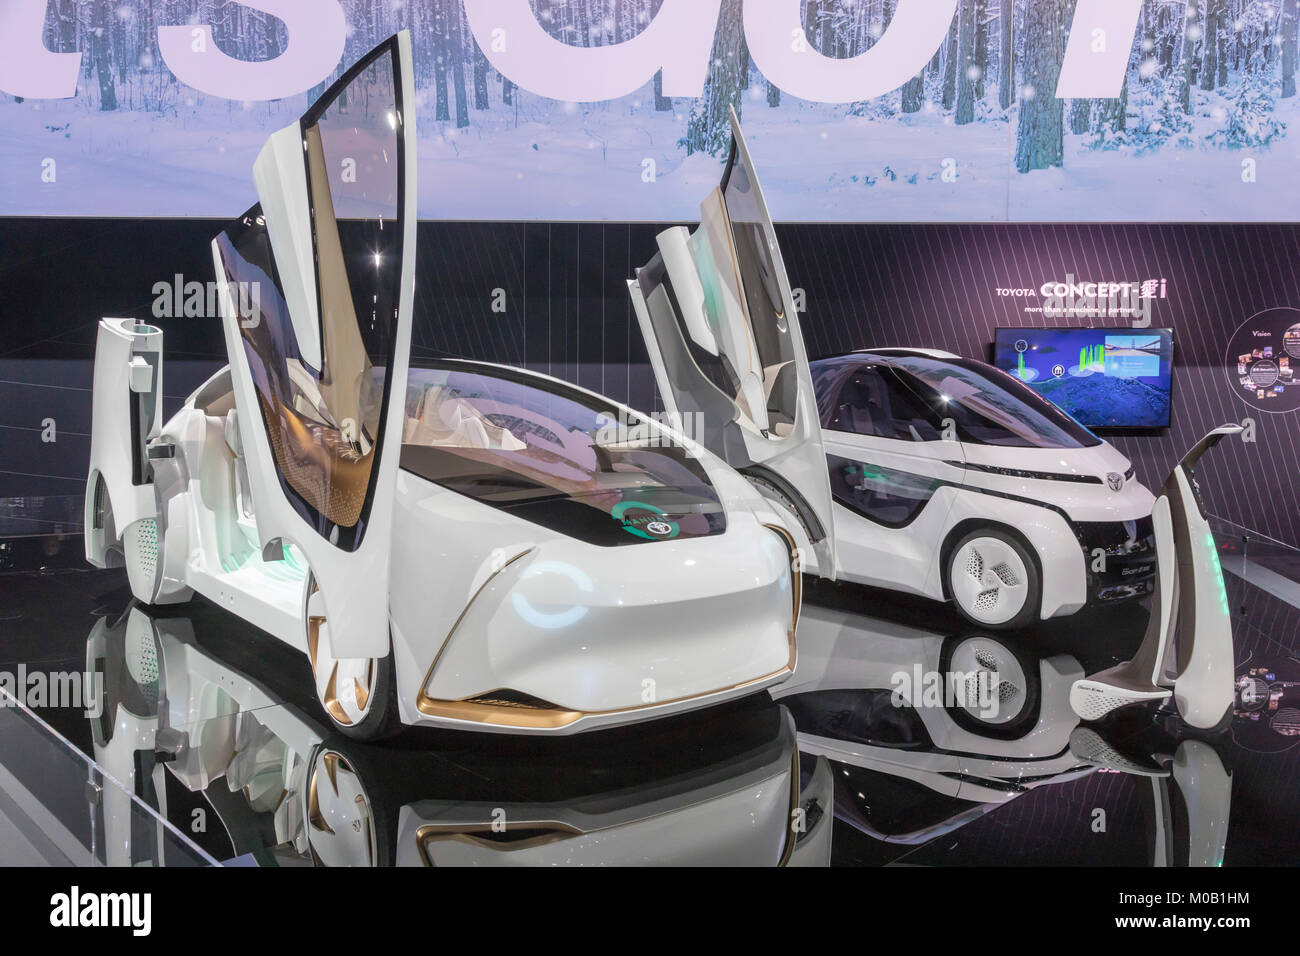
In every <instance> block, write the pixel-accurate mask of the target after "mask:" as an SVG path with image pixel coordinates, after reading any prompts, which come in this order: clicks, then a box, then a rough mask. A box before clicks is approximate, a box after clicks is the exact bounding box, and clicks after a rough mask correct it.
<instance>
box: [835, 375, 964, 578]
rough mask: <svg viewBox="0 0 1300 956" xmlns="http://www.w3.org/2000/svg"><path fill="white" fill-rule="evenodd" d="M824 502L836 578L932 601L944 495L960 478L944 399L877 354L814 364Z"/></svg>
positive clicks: (946, 503)
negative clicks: (834, 525) (827, 496)
mask: <svg viewBox="0 0 1300 956" xmlns="http://www.w3.org/2000/svg"><path fill="white" fill-rule="evenodd" d="M814 366H815V367H814V374H815V375H817V376H818V377H819V379H821V384H820V386H819V395H820V396H821V397H822V400H823V407H822V409H821V415H822V426H823V433H822V434H823V440H824V442H825V447H826V460H827V466H828V474H829V476H830V483H831V494H832V497H833V498H834V500H835V502H836V504H838V505H839V506H840V508H841V509H842V510H841V511H840V525H839V536H838V538H837V548H838V556H839V560H840V567H841V569H842V573H843V575H844V576H845V577H846V578H848V579H849V580H854V581H858V582H860V583H867V584H881V585H887V586H891V587H899V588H902V589H904V590H908V591H912V592H914V593H922V594H926V593H934V591H935V589H936V588H937V587H938V582H937V581H935V580H933V572H934V569H935V567H936V566H937V560H938V549H939V547H940V545H941V544H942V542H943V539H944V535H945V534H946V533H947V531H948V516H949V513H950V511H951V505H952V495H951V491H948V492H946V493H945V491H944V489H945V488H946V487H947V486H950V485H959V484H960V483H961V482H962V480H963V478H964V474H965V473H964V470H963V469H964V463H965V455H964V452H963V448H962V443H961V442H960V441H957V440H956V439H955V437H952V435H953V433H954V429H952V428H950V427H948V426H950V425H951V422H950V421H949V420H947V418H946V414H945V408H944V407H943V396H941V395H938V394H936V393H935V392H934V390H933V389H929V388H927V387H925V386H924V384H923V383H921V382H919V381H918V380H917V379H916V378H915V377H914V376H912V375H910V374H909V373H908V372H907V371H906V370H904V369H900V368H898V367H897V366H896V365H895V364H894V363H892V362H890V361H889V360H888V359H887V358H884V357H882V356H875V355H871V354H870V353H856V354H850V355H846V356H841V357H838V358H834V359H821V360H818V361H817V362H816V363H814Z"/></svg>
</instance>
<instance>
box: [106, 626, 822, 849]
mask: <svg viewBox="0 0 1300 956" xmlns="http://www.w3.org/2000/svg"><path fill="white" fill-rule="evenodd" d="M213 618H214V616H213V615H212V614H211V613H209V615H208V617H206V618H205V617H202V616H200V615H194V616H161V615H159V616H155V615H153V614H151V613H149V612H146V611H145V610H143V609H142V608H140V607H139V606H137V605H132V606H131V607H130V608H128V610H127V612H126V613H125V614H123V615H122V616H121V617H120V618H119V619H117V620H116V621H110V620H109V619H107V618H103V619H100V620H99V621H98V622H97V623H96V624H95V626H94V629H93V630H92V631H91V634H90V636H89V638H88V642H87V667H88V669H90V670H91V671H92V672H98V673H100V674H102V675H103V691H102V693H103V695H104V700H103V704H104V706H103V707H102V709H101V716H99V717H98V718H97V719H96V720H95V721H94V723H93V735H94V743H95V748H94V749H95V758H96V760H97V761H99V762H100V763H101V765H103V766H104V767H105V768H106V770H107V771H108V772H109V773H111V774H113V775H114V776H116V777H118V778H119V779H120V780H122V781H124V782H126V783H128V785H129V786H131V787H132V788H133V789H134V790H135V791H136V792H137V794H139V795H140V796H142V797H143V798H145V799H146V800H148V801H149V802H151V803H153V804H154V805H155V806H158V807H159V809H160V811H161V812H162V815H163V816H168V790H169V784H168V779H167V778H168V777H170V778H172V780H173V781H175V782H176V783H179V784H180V785H181V786H182V787H183V791H184V792H185V793H188V794H194V795H201V797H202V800H203V808H204V809H205V812H211V813H215V815H216V817H217V819H218V820H219V822H220V826H221V828H222V831H223V834H222V836H221V838H220V839H218V838H216V837H208V839H218V843H221V840H224V841H226V842H228V844H229V845H228V846H226V845H225V843H221V845H220V846H218V847H214V849H216V850H217V852H216V853H214V855H217V856H218V857H219V858H235V859H237V860H239V861H240V862H256V863H260V864H263V865H281V866H285V865H310V864H313V863H315V864H317V865H327V866H339V865H360V866H367V865H392V864H396V865H416V866H419V865H533V864H536V865H543V864H677V865H683V864H709V865H718V864H734V865H772V864H780V865H814V864H816V865H824V864H826V863H828V862H829V859H830V840H831V821H832V815H831V813H830V808H831V804H832V780H831V772H830V767H829V764H828V763H827V762H826V761H824V760H812V759H806V760H805V761H804V766H805V769H803V770H801V767H800V758H799V753H798V750H797V749H796V745H795V741H796V738H795V729H794V723H793V720H792V719H791V717H790V714H789V711H787V710H786V709H785V708H784V707H781V706H779V705H775V704H773V703H772V702H771V701H770V700H768V699H766V698H765V697H750V698H747V699H744V700H740V701H736V702H733V703H732V704H729V705H724V706H722V707H720V708H718V709H716V710H714V711H711V712H710V713H708V714H705V715H689V714H688V715H681V716H679V717H674V718H669V719H666V720H665V721H662V722H656V724H654V725H650V726H648V727H643V728H638V729H637V730H636V732H635V734H633V732H632V731H631V730H614V731H610V732H608V733H605V734H600V735H594V736H589V737H583V738H577V739H572V738H571V739H569V740H567V741H558V740H550V739H546V738H518V739H508V738H490V739H485V738H482V737H470V736H469V735H464V734H446V733H443V734H431V735H430V737H431V738H436V741H434V742H432V743H431V745H430V746H427V747H425V746H420V745H419V744H420V742H419V741H416V742H411V741H408V740H406V739H403V740H399V741H396V742H394V743H393V744H391V745H388V746H384V747H377V746H374V745H368V744H365V743H361V742H358V741H355V740H351V739H348V738H346V737H342V736H340V735H338V734H337V733H334V732H332V731H330V730H329V729H327V727H326V726H324V725H323V724H322V723H320V722H318V719H314V718H312V717H309V716H307V714H306V712H305V711H304V710H301V709H299V708H298V707H297V706H295V705H293V704H291V703H288V702H286V701H284V700H283V699H282V698H280V697H278V696H276V695H275V694H274V693H273V692H271V691H270V690H268V689H267V687H266V685H265V684H263V683H262V682H260V681H259V680H257V679H255V678H253V677H250V676H248V675H247V674H246V673H244V672H243V671H242V670H241V669H239V668H236V667H234V666H232V665H231V664H229V663H227V662H226V660H224V659H223V658H222V657H219V656H217V654H216V653H215V652H214V651H213V650H211V649H209V647H208V646H206V645H205V643H201V639H202V638H203V637H205V636H208V635H207V632H205V630H204V629H205V628H211V627H212V626H213ZM221 626H225V627H227V628H228V622H227V623H225V624H223V625H221ZM196 632H197V633H198V636H197V637H196ZM309 704H310V702H309ZM170 789H171V790H172V793H173V794H175V793H176V789H175V786H174V784H173V785H172V786H171V788H170ZM188 823H189V819H188V818H187V819H186V821H184V824H185V825H184V826H183V829H184V828H186V827H188ZM209 828H210V829H212V828H213V825H212V824H209ZM105 829H106V831H107V836H108V839H106V840H105V844H104V845H105V847H106V848H107V849H106V855H107V859H106V862H109V863H120V862H124V861H127V860H130V859H131V843H132V840H133V839H149V838H150V837H149V836H148V835H146V834H140V833H136V832H133V830H132V826H131V820H130V817H129V815H128V814H120V815H115V814H114V813H112V812H111V811H106V814H105Z"/></svg>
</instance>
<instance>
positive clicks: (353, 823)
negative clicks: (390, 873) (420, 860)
mask: <svg viewBox="0 0 1300 956" xmlns="http://www.w3.org/2000/svg"><path fill="white" fill-rule="evenodd" d="M305 822H306V827H307V845H308V847H309V848H310V849H311V858H312V861H313V862H314V863H315V864H316V865H317V866H380V865H382V863H381V859H382V858H381V853H383V852H384V849H385V848H384V847H381V845H380V844H381V842H386V839H385V838H386V837H387V832H386V828H383V827H381V826H380V821H379V820H377V819H376V817H375V813H374V808H373V807H372V805H371V801H370V797H369V795H368V794H367V793H366V788H365V786H364V784H363V781H362V779H361V776H360V774H358V773H357V772H356V771H355V770H354V769H353V767H352V764H351V763H349V762H348V759H347V758H346V757H344V756H342V755H341V754H339V753H338V752H337V751H334V750H330V749H328V748H322V749H319V750H317V751H316V753H315V755H314V756H313V758H312V766H311V770H310V772H309V774H308V777H307V812H306V821H305Z"/></svg>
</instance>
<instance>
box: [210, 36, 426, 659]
mask: <svg viewBox="0 0 1300 956" xmlns="http://www.w3.org/2000/svg"><path fill="white" fill-rule="evenodd" d="M411 63H412V60H411V38H410V34H409V33H407V32H405V31H403V32H402V33H399V34H397V35H396V36H394V37H392V38H390V39H389V40H386V41H385V42H384V43H381V44H380V45H379V46H377V47H376V48H375V49H374V50H372V51H371V52H370V53H368V54H367V55H366V56H365V57H364V58H362V59H361V60H360V61H359V62H358V63H356V64H355V65H354V66H353V67H352V68H351V69H349V70H348V71H347V72H346V73H345V74H344V75H343V76H342V77H341V78H340V79H339V80H338V82H336V83H335V84H334V85H333V86H331V87H330V89H329V90H327V91H326V92H325V94H324V95H323V96H321V98H320V99H319V100H317V101H316V103H315V104H313V105H312V106H311V108H310V109H308V111H307V112H306V113H305V114H304V115H303V116H302V117H301V118H300V119H299V120H298V121H297V122H295V123H293V124H292V125H291V126H288V127H286V128H285V129H282V130H280V131H279V132H278V133H275V134H274V135H272V136H271V138H270V139H269V140H268V141H267V143H266V145H265V146H264V147H263V148H262V151H261V153H260V154H259V155H258V157H257V161H256V163H255V165H254V167H253V178H254V181H255V183H256V186H257V194H258V199H259V204H258V205H257V206H254V207H253V208H252V209H250V210H249V211H248V213H246V214H245V215H244V216H243V217H242V218H241V219H239V220H238V221H237V222H235V223H234V224H233V225H231V226H230V227H229V228H227V229H226V230H225V231H224V232H222V233H221V234H220V235H219V236H217V238H216V239H214V240H213V244H212V245H213V258H214V262H215V265H216V271H217V277H218V281H219V285H220V287H221V293H222V294H221V302H222V322H223V326H224V330H225V337H226V351H227V354H228V356H229V359H230V368H231V380H232V385H233V389H234V395H235V407H236V412H237V415H238V421H237V427H235V428H233V429H232V428H230V427H229V426H228V427H227V442H228V443H229V442H231V441H234V442H235V443H236V445H232V451H233V452H234V454H235V455H236V456H237V457H238V458H242V459H243V463H244V465H245V466H246V467H247V473H248V484H249V488H250V490H251V497H252V501H253V506H254V509H255V519H256V528H257V535H258V539H259V540H260V543H261V546H262V549H263V556H264V557H265V558H267V559H268V560H274V559H275V558H276V557H278V556H281V555H282V554H283V551H284V548H285V547H286V546H289V545H292V546H293V547H294V548H296V549H297V550H298V551H300V552H301V553H302V555H303V556H304V557H305V559H306V563H307V566H308V568H309V569H310V572H311V574H312V576H313V577H314V579H315V582H316V585H317V587H318V591H317V592H316V593H315V594H314V595H313V596H312V601H323V602H324V604H325V605H326V606H327V608H328V614H329V617H330V621H331V635H332V640H333V641H334V642H335V644H336V645H337V646H336V647H335V648H334V652H335V653H336V654H337V655H339V656H350V657H351V656H355V657H382V656H383V655H385V654H387V653H388V642H389V637H388V566H389V555H390V553H391V550H392V547H391V545H392V540H391V539H392V534H393V502H394V497H395V493H396V483H397V466H398V458H399V451H400V445H401V426H402V416H401V413H400V412H401V408H402V405H403V403H404V401H405V397H406V373H407V364H408V359H409V352H410V340H411V308H412V298H413V290H414V262H415V218H416V212H415V199H416V196H415V167H416V163H415V111H414V106H415V92H414V85H413V82H412V72H411ZM303 607H304V613H306V595H305V593H304V606H303ZM311 613H312V614H317V613H323V609H321V610H313V611H312V612H311ZM303 632H304V636H301V637H295V636H291V638H292V639H293V642H294V643H298V644H302V643H305V640H306V638H305V627H304V629H303Z"/></svg>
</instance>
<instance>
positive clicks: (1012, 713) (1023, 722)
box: [939, 634, 1039, 738]
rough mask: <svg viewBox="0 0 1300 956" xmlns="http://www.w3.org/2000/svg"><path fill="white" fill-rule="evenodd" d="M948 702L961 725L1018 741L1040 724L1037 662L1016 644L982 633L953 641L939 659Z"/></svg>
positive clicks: (945, 697) (954, 717) (950, 711)
mask: <svg viewBox="0 0 1300 956" xmlns="http://www.w3.org/2000/svg"><path fill="white" fill-rule="evenodd" d="M939 671H940V673H942V674H943V679H944V682H945V694H944V701H945V705H946V706H947V707H948V712H949V714H951V715H952V718H953V720H954V721H955V722H956V723H957V724H958V725H959V726H962V727H964V728H966V729H967V730H970V731H972V732H973V733H978V734H983V735H985V736H989V737H1000V738H1015V737H1020V736H1022V735H1024V734H1025V733H1027V732H1028V731H1029V730H1031V729H1032V728H1033V727H1034V725H1035V724H1036V723H1037V721H1038V698H1039V686H1038V682H1039V676H1038V667H1037V664H1036V663H1035V661H1034V659H1033V658H1032V657H1031V656H1030V655H1027V654H1025V653H1023V652H1022V651H1021V650H1020V649H1019V648H1018V647H1016V645H1015V644H1013V643H1012V642H1010V641H1007V640H1002V639H998V638H993V637H988V636H987V635H983V634H977V635H973V636H970V637H963V638H949V639H948V640H947V641H945V642H944V646H943V651H942V652H941V653H940V655H939Z"/></svg>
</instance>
